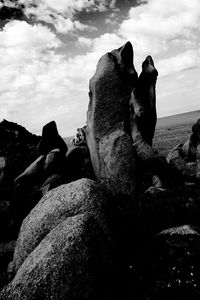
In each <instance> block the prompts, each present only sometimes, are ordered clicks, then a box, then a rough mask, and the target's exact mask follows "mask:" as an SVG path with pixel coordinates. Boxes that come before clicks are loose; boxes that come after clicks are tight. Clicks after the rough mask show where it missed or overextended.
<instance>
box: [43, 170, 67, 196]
mask: <svg viewBox="0 0 200 300" xmlns="http://www.w3.org/2000/svg"><path fill="white" fill-rule="evenodd" d="M64 183H65V180H64V178H63V176H62V174H61V173H54V174H52V175H51V176H49V177H48V178H47V179H46V180H45V182H44V183H43V184H42V186H41V187H40V188H39V191H41V197H40V198H42V197H43V196H44V195H45V194H46V193H47V192H48V191H50V190H52V189H54V188H56V187H57V186H59V185H61V184H64ZM38 200H40V199H38Z"/></svg>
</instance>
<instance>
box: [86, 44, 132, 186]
mask: <svg viewBox="0 0 200 300" xmlns="http://www.w3.org/2000/svg"><path fill="white" fill-rule="evenodd" d="M136 80H137V73H136V71H135V68H134V66H133V48H132V45H131V43H130V42H128V43H126V44H125V45H124V46H123V47H121V48H119V49H117V50H113V51H112V52H110V53H107V54H105V55H104V56H103V57H102V58H101V59H100V60H99V62H98V65H97V69H96V73H95V74H94V76H93V77H92V78H91V79H90V92H89V96H90V102H89V107H88V112H87V128H86V135H87V144H88V147H89V150H90V156H91V161H92V165H93V168H94V172H95V175H96V177H97V179H98V180H102V181H104V180H106V182H108V180H109V175H108V174H109V172H110V171H111V170H110V171H108V172H107V169H108V170H109V165H107V161H104V159H103V158H102V157H101V153H100V151H99V147H100V143H101V142H102V141H103V143H105V140H106V139H107V136H108V137H109V136H110V137H109V139H111V136H112V138H113V137H114V136H115V137H114V140H115V141H114V140H113V141H112V142H111V143H112V144H113V147H114V146H115V142H116V141H117V143H118V149H120V147H121V148H123V145H122V144H121V145H120V139H121V138H120V137H119V139H118V140H117V136H116V134H115V133H114V130H115V128H116V130H118V128H119V127H120V131H121V135H124V138H123V143H125V144H126V145H128V144H129V143H130V146H128V148H129V149H130V147H131V139H130V138H129V137H128V136H127V135H126V134H127V133H128V132H129V100H130V97H131V92H132V90H133V88H134V86H135V84H136ZM121 124H123V127H122V126H121ZM110 131H112V134H110ZM122 131H123V133H122ZM100 140H101V141H100ZM111 143H109V145H108V146H109V147H111ZM110 151H112V153H113V155H118V154H117V153H116V152H115V150H114V149H113V150H109V152H110ZM106 152H107V150H106V149H105V153H106ZM103 155H104V154H103ZM120 156H121V154H120ZM130 156H131V154H129V156H128V158H126V159H127V162H126V166H127V165H128V164H130V165H132V164H133V163H134V158H133V157H132V158H131V159H130V160H129V161H128V159H129V158H130ZM114 160H115V161H116V160H117V156H116V158H113V161H114ZM126 166H124V168H126ZM131 167H132V166H131ZM131 167H130V168H131ZM133 167H134V166H133ZM120 168H121V167H120ZM121 170H122V169H121ZM110 173H111V174H112V176H113V172H110ZM117 173H118V174H119V172H118V171H117ZM105 174H106V178H104V176H105ZM124 174H125V172H124ZM131 175H132V173H131V174H130V173H129V174H128V177H127V178H126V181H127V182H128V183H129V184H131V183H130V182H131V181H132V184H133V186H134V178H133V177H132V178H130V176H131ZM111 179H112V178H111ZM133 189H134V188H133ZM123 190H124V188H123Z"/></svg>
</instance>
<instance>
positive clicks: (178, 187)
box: [0, 42, 200, 300]
mask: <svg viewBox="0 0 200 300" xmlns="http://www.w3.org/2000/svg"><path fill="white" fill-rule="evenodd" d="M157 75H158V73H157V70H156V69H155V66H154V63H153V60H152V58H151V57H150V56H148V57H147V58H146V59H145V61H144V62H143V65H142V73H141V75H140V76H139V78H138V77H137V73H136V71H135V68H134V66H133V48H132V45H131V43H130V42H128V43H126V44H125V45H124V46H122V47H121V48H119V49H116V50H113V51H112V52H109V53H107V54H105V55H104V56H103V57H102V58H101V59H100V61H99V62H98V65H97V69H96V72H95V75H94V76H93V77H92V78H91V80H90V92H89V97H90V101H89V106H88V112H87V126H86V127H83V128H78V133H77V135H76V138H75V139H74V140H73V142H72V147H70V150H68V149H67V146H66V145H65V144H64V141H63V140H62V138H61V137H60V136H59V134H58V131H57V127H56V124H55V122H50V123H48V124H47V125H45V126H44V128H43V136H42V138H41V141H40V143H39V145H38V156H39V157H38V158H37V159H36V160H35V161H34V162H33V163H32V164H31V165H30V166H29V167H28V168H27V169H26V170H25V171H24V172H23V173H22V174H21V175H20V176H18V177H17V178H16V180H15V192H17V191H18V193H16V194H15V200H17V201H16V202H15V205H16V206H15V208H16V209H13V212H17V211H18V212H19V216H20V222H22V219H24V220H23V223H22V225H21V228H20V232H19V235H18V238H17V241H16V246H15V249H14V255H13V259H12V262H10V264H9V266H8V273H7V274H6V272H5V265H4V266H3V268H4V269H3V270H2V272H0V276H1V278H3V284H2V285H4V284H6V283H7V285H5V286H4V288H3V289H2V291H1V292H0V299H2V300H5V299H10V300H17V299H19V300H21V299H23V300H25V299H27V300H31V299H32V300H33V299H42V300H48V299H55V300H57V299H68V300H79V299H85V300H92V299H95V300H100V299H101V300H102V299H106V300H115V299H124V300H129V299H138V300H139V299H141V300H142V299H145V300H146V299H151V300H154V299H162V300H164V299H169V298H170V299H186V300H189V299H190V300H191V299H198V298H199V295H200V288H199V286H200V283H199V273H200V272H199V258H200V256H199V249H200V240H199V234H200V230H199V229H198V227H199V226H200V219H199V214H200V205H199V203H200V202H199V201H200V196H199V195H200V186H199V180H198V179H199V173H200V169H199V168H200V143H199V137H200V134H199V132H200V130H199V126H200V121H198V122H197V124H195V125H194V126H193V133H192V136H191V138H190V141H188V142H187V143H185V144H184V145H179V146H178V147H176V148H175V149H174V150H173V151H172V152H171V153H170V154H169V156H168V162H169V164H168V162H167V160H166V159H165V157H162V156H160V155H159V153H157V152H156V151H155V150H154V149H153V148H152V139H153V136H154V131H155V124H156V104H155V103H156V101H155V100H156V95H155V84H156V78H157ZM5 161H6V160H4V156H3V155H2V160H0V163H1V165H0V167H2V170H4V165H5V164H4V162H5ZM188 170H189V171H188ZM93 172H94V173H93ZM188 172H189V173H190V176H193V177H195V180H196V182H195V183H196V185H184V182H182V181H181V183H182V184H180V182H177V181H176V180H175V179H176V175H177V174H178V175H179V176H180V178H181V179H185V176H186V175H187V176H188V174H189V173H188ZM185 174H186V175H185ZM83 177H88V178H83ZM165 178H167V180H168V179H169V180H171V181H172V182H173V188H171V187H172V185H171V186H170V185H167V182H166V181H165ZM183 181H184V180H183ZM165 187H167V188H168V189H164V188H165ZM16 195H17V196H16ZM13 208H14V206H13ZM17 209H18V210H17ZM30 209H31V211H30V212H29V210H30ZM22 211H23V214H22ZM28 213H29V214H28ZM20 214H21V215H20ZM27 214H28V215H27ZM15 221H16V220H15ZM20 222H19V223H20ZM19 223H18V224H17V223H15V226H16V224H17V226H16V228H17V230H18V228H19ZM187 224H193V225H195V226H193V225H187ZM13 245H14V242H12V243H11V247H10V245H9V244H8V245H6V246H5V245H3V246H2V247H3V249H4V248H5V249H7V250H8V251H7V250H5V251H2V257H3V258H5V261H6V264H7V262H8V259H7V260H6V255H7V254H8V256H9V259H10V255H11V253H12V251H13ZM4 246H5V247H4ZM0 250H1V249H0ZM0 255H1V251H0ZM0 258H1V257H0ZM3 258H2V261H3ZM0 264H1V260H0Z"/></svg>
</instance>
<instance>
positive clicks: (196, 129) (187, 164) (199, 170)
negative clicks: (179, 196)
mask: <svg viewBox="0 0 200 300" xmlns="http://www.w3.org/2000/svg"><path fill="white" fill-rule="evenodd" d="M167 160H168V163H169V164H170V165H171V166H172V167H173V168H174V169H176V170H178V172H179V173H180V174H181V175H182V176H183V177H184V180H185V181H186V182H187V181H189V182H194V183H195V182H196V180H198V179H199V178H200V119H199V120H198V121H197V122H196V123H195V124H194V125H193V127H192V134H191V136H190V138H189V140H187V141H186V142H185V143H184V144H180V145H177V146H176V147H175V148H174V149H172V150H171V151H170V152H169V154H168V156H167Z"/></svg>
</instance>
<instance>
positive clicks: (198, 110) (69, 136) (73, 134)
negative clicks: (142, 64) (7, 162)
mask: <svg viewBox="0 0 200 300" xmlns="http://www.w3.org/2000/svg"><path fill="white" fill-rule="evenodd" d="M198 112H199V118H200V109H197V110H192V111H187V112H182V113H178V114H172V115H168V116H162V117H158V118H157V126H158V121H159V120H162V119H164V118H170V117H174V116H180V115H184V114H185V115H186V114H192V113H198ZM3 120H6V121H8V122H13V123H17V124H18V125H21V126H22V127H25V128H26V130H28V131H29V132H30V133H32V134H36V135H39V136H41V135H42V128H43V126H44V125H46V124H47V123H46V124H44V125H43V126H42V127H41V129H40V133H37V132H36V131H31V130H29V129H28V128H27V127H26V126H25V125H24V124H20V123H19V122H15V121H13V120H8V119H5V118H4V119H2V120H1V121H0V122H2V121H3ZM51 121H53V120H51ZM183 121H184V122H185V119H184V120H183ZM195 121H196V119H194V122H195ZM190 122H191V121H190ZM56 124H57V123H56ZM84 125H85V124H83V126H84ZM80 127H82V126H78V127H77V128H80ZM57 128H58V133H59V134H60V135H61V136H62V138H64V139H65V138H71V137H73V136H75V134H76V130H77V128H75V129H74V131H73V133H72V134H70V135H63V134H61V133H60V131H59V127H58V124H57Z"/></svg>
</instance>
